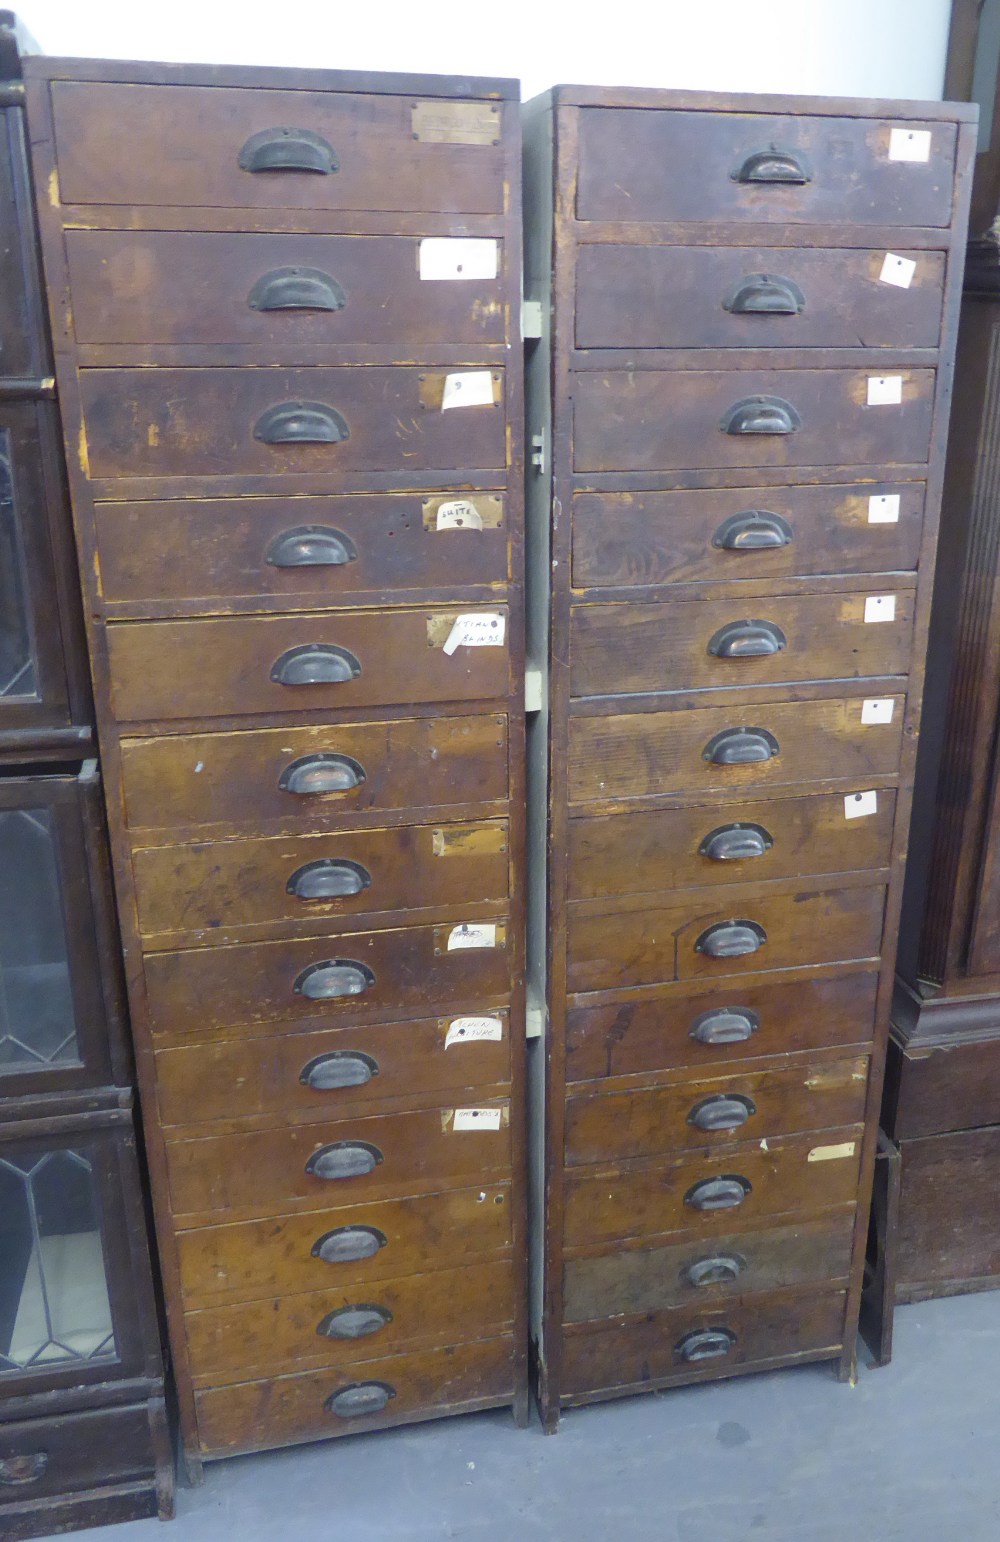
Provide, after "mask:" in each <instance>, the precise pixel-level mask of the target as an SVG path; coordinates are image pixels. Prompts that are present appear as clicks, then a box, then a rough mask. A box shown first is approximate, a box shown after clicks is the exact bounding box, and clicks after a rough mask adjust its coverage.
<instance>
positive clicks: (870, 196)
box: [576, 107, 957, 228]
mask: <svg viewBox="0 0 1000 1542" xmlns="http://www.w3.org/2000/svg"><path fill="white" fill-rule="evenodd" d="M914 132H915V133H917V134H926V135H929V140H927V141H926V142H924V143H925V144H926V149H927V156H926V158H925V159H924V160H923V161H914V160H901V159H897V158H894V155H895V156H898V155H899V153H900V150H899V146H900V139H894V137H893V136H894V135H897V136H903V137H905V136H908V135H910V134H912V133H914ZM956 139H957V130H956V125H955V124H954V123H934V122H929V123H927V122H920V121H918V120H913V121H909V120H893V121H891V122H890V121H886V120H883V121H879V120H878V119H871V118H868V119H865V118H834V117H792V116H790V115H786V114H777V113H757V112H754V113H741V112H726V113H723V112H711V111H705V112H681V111H672V110H662V109H661V110H650V109H641V108H640V109H637V108H608V107H602V108H600V109H594V108H591V109H584V110H583V111H582V112H581V113H580V149H579V157H580V159H579V173H578V182H577V194H576V217H577V219H582V220H623V221H629V222H631V221H636V220H662V221H664V222H668V223H673V222H675V221H680V220H727V221H730V220H731V221H734V222H738V223H743V222H744V221H746V222H750V223H756V222H760V223H763V224H771V223H778V224H792V225H795V224H811V223H828V224H831V225H835V226H837V227H838V228H839V227H841V226H844V225H936V226H944V225H947V224H948V221H949V219H950V218H951V204H952V196H951V183H952V177H953V174H954V166H955V147H956ZM905 142H906V143H908V144H909V145H911V146H912V145H914V141H913V140H905ZM915 143H916V146H917V147H918V148H922V144H921V141H916V142H915ZM903 153H904V154H905V153H906V150H905V148H904V150H903ZM914 153H915V152H914V150H913V149H911V150H910V154H911V155H912V154H914ZM761 154H763V156H764V158H765V161H766V162H770V163H771V166H770V170H771V175H770V176H767V175H766V171H767V168H766V166H765V167H764V168H763V169H762V167H761V164H760V162H757V163H756V165H755V163H754V161H753V157H754V156H758V155H761ZM779 158H780V164H775V162H776V160H778V159H779ZM762 175H764V178H765V179H764V180H759V181H754V180H749V181H748V180H743V179H745V178H753V177H761V176H762ZM781 176H785V177H788V178H795V180H794V181H791V182H788V181H786V182H784V183H783V182H782V181H781V180H780V178H781ZM775 177H777V180H776V179H775Z"/></svg>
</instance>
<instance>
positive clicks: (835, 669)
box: [570, 584, 914, 696]
mask: <svg viewBox="0 0 1000 1542" xmlns="http://www.w3.org/2000/svg"><path fill="white" fill-rule="evenodd" d="M913 603H914V594H913V591H912V590H902V591H899V590H896V589H894V588H893V586H892V585H891V584H890V585H888V586H887V587H886V589H885V590H884V591H883V592H880V593H878V594H875V595H871V594H867V595H866V594H857V593H855V594H804V595H794V596H788V595H776V596H774V597H770V596H769V597H768V598H766V599H764V598H759V599H751V600H747V599H743V598H742V596H741V597H739V598H736V597H734V598H732V599H725V600H690V601H685V600H673V599H666V598H665V599H663V600H659V601H656V602H654V603H652V604H648V605H646V604H640V603H639V602H638V601H636V600H626V601H623V602H621V603H619V604H615V605H577V606H575V607H574V609H573V612H572V616H571V620H570V690H571V692H572V694H573V695H574V696H605V695H616V694H625V693H628V692H630V691H664V690H671V691H681V690H699V689H702V688H711V687H720V686H722V687H725V686H730V687H731V686H734V685H771V684H777V683H779V682H781V681H785V680H788V681H798V680H849V679H858V678H859V677H860V676H864V675H902V674H905V673H906V671H907V669H908V667H909V662H910V648H911V643H912V636H913ZM744 650H746V651H744Z"/></svg>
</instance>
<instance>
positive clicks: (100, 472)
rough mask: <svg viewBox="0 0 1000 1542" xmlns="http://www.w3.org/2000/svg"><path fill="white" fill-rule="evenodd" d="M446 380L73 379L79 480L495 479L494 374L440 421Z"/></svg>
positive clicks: (277, 372)
mask: <svg viewBox="0 0 1000 1542" xmlns="http://www.w3.org/2000/svg"><path fill="white" fill-rule="evenodd" d="M448 373H449V372H448V371H447V370H441V369H436V370H435V369H430V368H428V369H426V370H420V369H416V368H404V367H401V366H400V367H395V368H384V367H381V366H377V365H365V366H364V367H359V366H357V365H352V366H349V367H347V368H342V369H323V368H311V369H278V368H276V367H275V366H273V365H271V366H266V367H262V368H259V369H87V370H83V371H81V374H80V395H81V400H82V405H83V413H84V420H85V425H86V440H87V461H88V470H89V474H90V475H91V477H95V478H107V479H114V478H116V477H212V478H216V477H217V478H220V479H225V478H226V477H242V478H244V479H245V478H255V479H258V480H259V479H260V478H264V477H284V478H287V477H289V476H294V475H296V474H301V475H305V474H312V475H313V476H315V475H316V474H317V473H318V474H320V475H330V474H333V475H336V474H338V473H341V472H345V471H350V472H362V473H364V472H379V471H385V472H392V473H396V474H400V473H405V474H406V475H407V476H409V477H410V478H411V479H413V478H414V477H415V476H418V475H419V474H420V473H421V472H428V473H432V474H436V473H437V472H453V471H456V470H458V469H459V468H465V467H474V468H476V470H477V471H492V472H496V473H497V475H498V476H500V475H502V474H503V470H504V467H505V465H506V438H505V433H504V410H503V406H502V401H503V372H502V371H501V370H496V369H494V370H492V371H489V370H487V371H485V372H484V373H486V374H489V375H491V377H492V382H493V387H492V388H493V397H494V399H493V401H492V403H490V402H488V401H487V402H485V403H484V405H482V406H478V407H454V408H450V409H449V410H447V411H445V410H443V409H442V402H443V399H444V398H443V393H444V389H445V382H446V380H447V376H448ZM459 373H462V372H461V371H459ZM303 408H305V409H306V411H305V412H303V411H302V410H301V409H303ZM885 410H886V411H888V412H889V413H890V414H892V413H893V411H894V410H895V411H898V409H892V408H887V409H885ZM455 480H456V482H457V481H459V480H464V478H463V479H459V478H455ZM254 490H255V491H257V490H263V489H258V488H255V489H254Z"/></svg>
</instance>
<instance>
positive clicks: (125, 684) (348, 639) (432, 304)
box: [27, 60, 526, 1470]
mask: <svg viewBox="0 0 1000 1542" xmlns="http://www.w3.org/2000/svg"><path fill="white" fill-rule="evenodd" d="M28 75H29V78H28V83H27V85H28V91H29V94H30V96H31V101H32V110H33V112H34V113H35V115H36V117H37V128H36V132H35V135H34V137H35V139H36V141H37V144H36V150H37V157H38V159H37V166H36V175H37V176H38V178H39V179H40V183H41V185H44V187H45V188H46V189H47V201H46V206H45V210H44V213H45V230H44V233H43V250H44V256H45V261H46V265H47V274H48V280H49V289H50V308H51V312H52V317H53V321H54V326H55V330H56V334H57V336H56V346H55V352H56V372H57V376H58V379H59V384H60V389H61V391H62V393H63V396H64V400H65V403H66V440H67V447H68V450H69V452H70V459H71V465H70V477H71V491H72V496H73V504H74V515H75V521H76V530H77V540H78V545H79V548H80V558H81V572H82V575H83V580H84V584H85V588H86V595H87V602H88V604H87V609H88V612H89V616H90V644H91V653H92V662H93V671H94V681H95V693H96V698H97V708H98V714H99V718H100V721H101V726H102V733H103V740H104V744H105V758H106V764H107V767H108V776H109V780H110V782H111V785H112V796H111V805H112V808H111V812H112V823H113V838H114V846H115V853H114V854H115V870H116V881H117V887H118V893H119V898H120V905H121V919H122V927H123V931H124V934H125V939H126V943H127V946H128V953H129V959H130V965H129V981H128V984H129V989H130V994H131V1005H132V1012H133V1019H134V1027H135V1036H136V1043H137V1055H138V1060H139V1070H140V1080H141V1090H142V1097H143V1104H144V1113H145V1126H146V1136H147V1144H148V1149H149V1156H150V1165H151V1169H152V1181H153V1196H154V1203H155V1206H156V1212H157V1219H158V1231H159V1242H160V1250H161V1259H162V1263H163V1269H164V1276H165V1294H166V1300H167V1310H168V1317H169V1325H170V1332H171V1345H172V1351H173V1361H174V1367H175V1372H176V1377H177V1383H178V1394H179V1403H180V1415H181V1429H182V1438H183V1446H184V1450H185V1454H186V1457H187V1460H188V1462H189V1464H190V1465H191V1467H192V1470H197V1466H198V1464H199V1462H200V1461H201V1459H202V1458H204V1457H210V1456H215V1455H221V1454H230V1453H232V1452H235V1451H239V1450H249V1449H257V1448H260V1447H267V1446H276V1445H281V1444H283V1443H284V1442H286V1441H289V1440H300V1439H315V1438H318V1437H320V1436H323V1435H338V1434H344V1433H349V1432H350V1431H351V1430H353V1429H356V1428H357V1429H364V1428H373V1427H378V1426H379V1425H381V1424H389V1423H398V1422H401V1421H407V1420H411V1419H415V1418H422V1417H427V1416H433V1415H439V1414H442V1413H448V1412H457V1411H461V1410H463V1409H466V1408H483V1407H490V1406H496V1405H503V1404H513V1405H514V1407H515V1411H516V1413H517V1416H518V1417H523V1415H524V1413H525V1411H526V1390H525V1388H526V1375H525V1362H526V1348H525V1346H526V1322H525V1317H526V1307H525V1297H526V1291H525V1284H524V1280H525V1259H526V1237H525V1201H524V1193H523V1183H522V1172H523V1163H524V1147H525V1140H524V1097H523V1090H522V1088H523V1065H522V1057H523V1050H522V1043H523V1038H524V1016H523V986H522V981H523V975H524V965H523V941H522V930H523V919H522V901H521V890H522V886H523V882H524V855H523V830H522V819H521V815H520V813H519V810H520V809H521V807H522V805H523V772H522V764H523V742H524V730H523V689H522V681H523V639H522V627H523V622H522V598H521V594H522V571H523V558H522V523H523V522H522V515H521V500H522V473H521V453H522V452H521V440H522V429H521V422H522V416H523V408H522V390H521V365H520V353H521V344H520V331H519V327H518V319H519V312H518V307H519V300H520V269H521V261H520V221H519V215H520V167H519V126H518V121H517V105H516V97H517V90H516V86H515V85H514V84H513V83H511V82H504V81H484V80H470V79H462V78H454V79H452V78H440V79H437V78H428V77H408V76H395V77H393V76H377V75H357V74H354V75H344V74H336V73H330V72H323V71H314V70H308V71H288V70H263V71H262V70H239V69H234V70H228V69H227V70H218V69H207V70H206V69H199V68H195V67H185V68H177V67H173V66H151V65H142V64H136V65H121V64H111V63H101V62H95V61H53V60H45V61H35V62H33V63H32V65H31V67H30V70H29V72H28ZM111 126H113V132H111ZM167 141H169V142H170V144H171V147H172V148H171V152H170V154H169V155H164V154H163V146H164V144H165V143H166V142H167ZM470 237H474V238H476V239H477V240H479V241H480V242H485V243H487V253H488V252H489V251H490V250H491V249H492V251H493V253H494V254H495V259H496V261H495V266H496V273H495V275H492V276H491V273H490V271H489V270H490V268H491V262H490V261H489V260H488V261H487V263H486V271H485V272H484V276H483V277H482V278H475V277H469V276H468V275H467V274H466V273H465V272H463V271H462V266H463V264H464V261H465V260H466V259H467V256H468V253H467V249H465V248H459V249H456V248H454V247H447V246H446V248H445V257H446V259H447V258H448V257H449V254H451V260H452V262H453V273H454V276H453V277H450V278H447V277H445V278H441V277H438V278H434V277H431V276H429V272H430V270H428V268H427V262H428V260H429V259H428V253H426V252H422V247H423V244H424V242H425V241H426V240H427V239H429V238H438V239H440V238H444V240H445V242H446V243H447V242H448V241H449V240H455V239H456V238H461V239H465V238H470ZM429 252H430V258H433V255H434V253H433V250H431V249H429ZM438 255H439V256H440V253H439V254H438ZM473 255H475V254H473ZM480 255H481V251H480ZM455 264H457V266H455ZM456 375H457V376H458V377H459V378H458V381H457V383H456V382H455V380H454V379H452V378H451V377H453V376H456ZM463 391H464V392H465V393H466V397H467V396H468V394H469V392H471V393H472V396H473V400H474V401H475V400H476V399H477V397H478V398H481V404H480V405H473V404H471V403H470V404H469V405H461V403H462V402H463V400H465V398H464V397H463V396H462V392H463ZM453 399H457V401H458V403H459V405H457V406H455V407H454V408H453V407H452V401H453ZM456 627H457V629H456ZM478 632H483V633H484V635H485V636H486V638H487V645H485V646H476V645H473V643H472V642H471V641H470V640H469V639H470V635H471V634H478ZM345 992H347V993H346V994H345ZM461 1019H466V1020H467V1021H466V1022H464V1023H463V1022H462V1021H460V1020H461ZM470 1024H471V1025H472V1026H471V1027H470ZM449 1034H450V1035H451V1038H450V1039H449ZM477 1121H481V1122H480V1123H477ZM466 1126H468V1127H466ZM484 1126H485V1127H484ZM340 1142H344V1143H346V1147H347V1149H348V1156H347V1158H346V1159H344V1160H346V1162H347V1169H348V1170H347V1172H346V1174H345V1175H344V1176H337V1173H338V1172H339V1169H338V1167H337V1163H338V1162H339V1161H340V1160H341V1157H340V1155H338V1153H340V1152H342V1151H343V1149H344V1148H343V1147H342V1146H340V1145H339V1144H338V1143H340ZM321 1148H323V1149H324V1150H325V1149H326V1148H331V1150H332V1153H333V1154H332V1155H330V1153H329V1152H327V1155H326V1156H325V1157H323V1158H320V1159H318V1160H319V1165H320V1168H321V1169H322V1171H323V1172H324V1173H325V1174H326V1176H321V1175H320V1173H319V1172H318V1171H317V1172H313V1171H312V1170H310V1172H308V1173H307V1172H306V1165H307V1163H308V1162H309V1161H310V1158H311V1157H312V1156H313V1155H314V1153H316V1152H317V1151H319V1150H320V1149H321ZM369 1148H370V1149H369ZM369 1160H370V1161H371V1162H372V1164H373V1167H372V1172H371V1173H370V1174H369V1173H366V1172H365V1171H364V1168H365V1165H366V1163H367V1162H368V1161H369ZM324 1163H327V1164H330V1167H329V1169H328V1167H327V1166H325V1165H324ZM352 1164H355V1166H352ZM355 1167H356V1170H355ZM303 1228H304V1229H303ZM343 1228H347V1230H348V1235H347V1238H346V1241H345V1240H343V1239H342V1238H341V1236H340V1232H341V1230H342V1229H343ZM327 1233H336V1234H337V1235H336V1238H335V1240H334V1241H333V1242H332V1243H330V1242H324V1238H325V1236H326V1234H327ZM314 1249H315V1251H314ZM463 1270H472V1271H474V1277H473V1274H465V1273H462V1272H461V1271H463ZM476 1271H478V1272H476ZM483 1271H486V1272H485V1273H484V1272H483ZM494 1276H495V1278H496V1280H500V1281H502V1286H500V1285H498V1286H496V1287H495V1288H494V1286H493V1285H491V1284H490V1281H491V1280H493V1279H494ZM345 1290H347V1291H348V1292H349V1294H348V1295H347V1296H345V1295H344V1294H343V1292H344V1291H345ZM380 1300H381V1301H383V1303H388V1304H389V1305H388V1308H387V1309H388V1310H389V1311H390V1313H391V1318H392V1325H391V1327H389V1326H387V1327H385V1328H384V1330H380V1331H378V1332H376V1333H374V1334H371V1335H367V1334H363V1335H362V1336H361V1337H358V1338H346V1339H333V1338H330V1339H327V1338H325V1337H320V1336H318V1335H317V1325H318V1323H319V1322H320V1321H321V1320H322V1319H323V1318H324V1317H326V1316H327V1315H328V1314H329V1312H331V1311H333V1310H334V1309H335V1308H336V1307H338V1306H341V1305H344V1304H348V1305H350V1304H351V1303H355V1304H360V1305H362V1306H365V1304H366V1303H367V1304H371V1303H373V1302H374V1303H376V1304H377V1303H378V1302H379V1301H380ZM234 1302H240V1303H245V1304H246V1305H245V1308H241V1311H240V1312H239V1313H237V1314H235V1315H234V1313H233V1312H232V1311H231V1310H230V1306H231V1303H234ZM251 1303H257V1304H256V1305H251ZM296 1303H298V1305H296ZM321 1303H323V1304H322V1309H320V1305H321ZM314 1304H315V1305H316V1309H317V1315H316V1320H315V1321H313V1320H312V1314H313V1305H314ZM414 1317H417V1318H419V1319H420V1326H418V1327H417V1328H415V1327H414V1326H413V1321H412V1319H413V1318H414ZM279 1319H280V1322H281V1324H282V1325H283V1326H282V1328H281V1331H280V1333H278V1331H277V1326H276V1325H277V1324H278V1322H279ZM366 1321H367V1319H366ZM352 1323H353V1319H352ZM355 1326H356V1325H355ZM244 1330H245V1331H244ZM306 1330H308V1331H306ZM302 1334H304V1335H305V1341H304V1343H300V1337H301V1335H302ZM248 1335H249V1337H248ZM251 1338H252V1339H253V1341H254V1343H255V1344H256V1346H257V1347H256V1349H255V1350H254V1353H253V1356H252V1357H251V1356H248V1354H247V1347H248V1344H249V1342H250V1339H251ZM309 1367H314V1368H315V1369H307V1368H309ZM372 1379H374V1380H375V1381H376V1382H380V1383H381V1382H384V1383H386V1385H387V1386H389V1385H391V1389H392V1390H391V1392H386V1393H384V1396H385V1398H386V1399H387V1401H386V1406H385V1408H384V1409H382V1410H381V1411H368V1412H362V1413H360V1414H356V1415H350V1416H341V1415H342V1413H343V1404H342V1403H341V1405H339V1406H340V1407H341V1413H337V1412H330V1411H329V1410H327V1409H326V1408H325V1403H326V1401H327V1400H328V1399H329V1398H331V1397H333V1396H335V1395H337V1394H338V1393H339V1392H341V1391H343V1387H344V1386H345V1385H354V1384H356V1383H359V1382H367V1381H369V1380H372ZM382 1396H383V1392H381V1391H379V1389H378V1388H376V1389H375V1390H374V1392H372V1391H371V1389H368V1392H366V1393H364V1394H363V1396H362V1404H363V1405H364V1408H366V1409H370V1408H371V1405H370V1403H369V1402H366V1401H365V1399H366V1398H369V1397H374V1399H375V1401H376V1402H378V1401H379V1399H380V1398H381V1397H382ZM347 1405H348V1408H350V1407H351V1406H353V1394H352V1395H350V1396H348V1398H347Z"/></svg>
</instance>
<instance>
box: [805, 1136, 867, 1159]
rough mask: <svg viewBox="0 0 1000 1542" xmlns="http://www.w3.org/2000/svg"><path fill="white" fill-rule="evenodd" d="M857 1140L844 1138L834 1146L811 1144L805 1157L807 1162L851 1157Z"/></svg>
mask: <svg viewBox="0 0 1000 1542" xmlns="http://www.w3.org/2000/svg"><path fill="white" fill-rule="evenodd" d="M856 1146H857V1142H856V1141H853V1140H844V1141H841V1142H840V1143H839V1145H836V1146H813V1148H812V1150H811V1151H810V1152H809V1153H808V1155H807V1157H806V1161H807V1162H839V1161H841V1160H842V1159H843V1158H844V1157H852V1156H853V1155H854V1152H855V1148H856Z"/></svg>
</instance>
